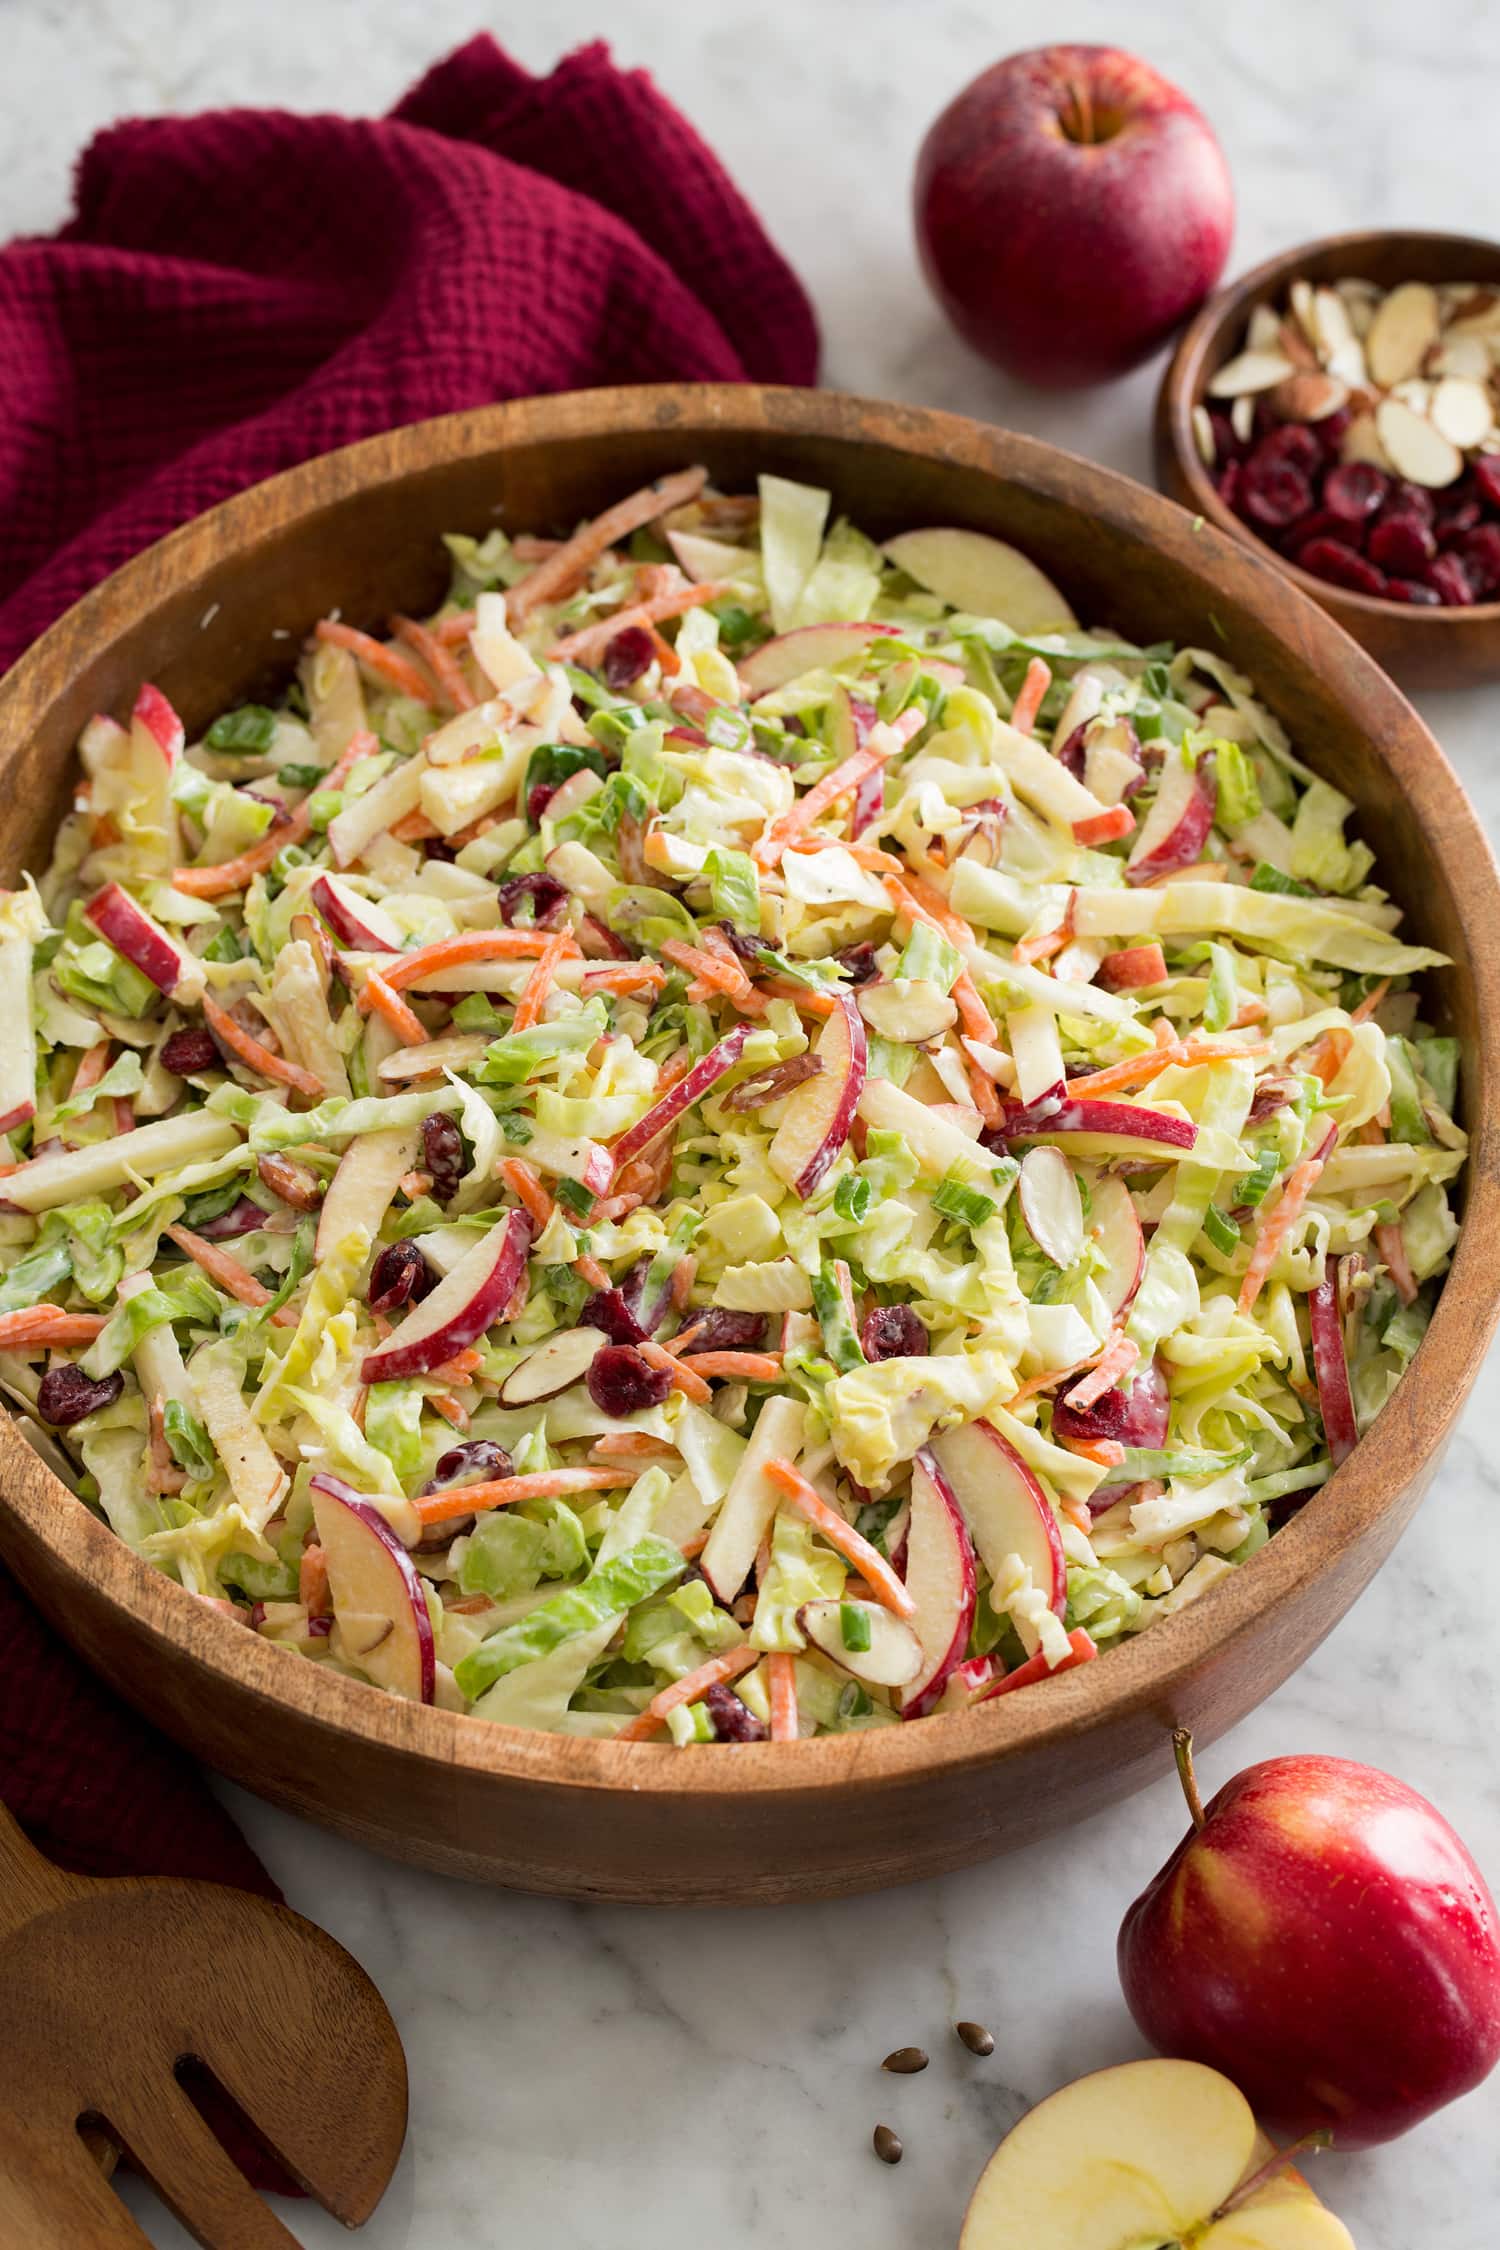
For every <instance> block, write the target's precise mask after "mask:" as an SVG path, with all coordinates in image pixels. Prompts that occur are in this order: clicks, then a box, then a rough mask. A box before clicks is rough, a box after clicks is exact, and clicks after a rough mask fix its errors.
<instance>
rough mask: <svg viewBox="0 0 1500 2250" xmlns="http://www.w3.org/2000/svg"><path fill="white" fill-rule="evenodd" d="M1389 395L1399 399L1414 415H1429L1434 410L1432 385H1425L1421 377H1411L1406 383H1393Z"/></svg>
mask: <svg viewBox="0 0 1500 2250" xmlns="http://www.w3.org/2000/svg"><path fill="white" fill-rule="evenodd" d="M1388 395H1389V396H1390V397H1391V398H1399V399H1400V401H1401V403H1402V405H1403V406H1409V407H1410V408H1411V410H1412V412H1413V414H1427V413H1430V412H1431V410H1432V385H1431V384H1430V383H1424V382H1423V380H1422V378H1421V376H1420V375H1409V376H1408V377H1407V379H1406V381H1405V382H1404V383H1392V385H1391V388H1390V391H1389V393H1388Z"/></svg>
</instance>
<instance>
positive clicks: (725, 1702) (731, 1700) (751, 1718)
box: [703, 1680, 766, 1742]
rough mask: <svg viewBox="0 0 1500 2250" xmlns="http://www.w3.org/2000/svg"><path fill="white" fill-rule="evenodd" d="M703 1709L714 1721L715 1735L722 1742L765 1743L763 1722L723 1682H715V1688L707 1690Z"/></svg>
mask: <svg viewBox="0 0 1500 2250" xmlns="http://www.w3.org/2000/svg"><path fill="white" fill-rule="evenodd" d="M703 1708H704V1710H705V1711H706V1712H707V1713H708V1715H709V1717H710V1718H711V1719H712V1720H713V1723H714V1733H715V1734H716V1735H717V1736H718V1738H719V1740H720V1741H721V1742H764V1741H765V1739H766V1728H765V1726H764V1724H763V1722H762V1721H761V1720H759V1719H757V1717H756V1716H755V1713H754V1712H753V1711H752V1710H750V1709H749V1708H748V1706H747V1705H745V1704H743V1703H741V1701H740V1699H739V1697H738V1696H737V1695H736V1694H735V1692H734V1689H733V1688H728V1687H726V1686H725V1685H724V1682H723V1681H722V1680H715V1681H714V1684H713V1686H712V1687H711V1688H708V1689H706V1690H705V1692H704V1696H703Z"/></svg>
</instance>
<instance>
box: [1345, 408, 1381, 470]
mask: <svg viewBox="0 0 1500 2250" xmlns="http://www.w3.org/2000/svg"><path fill="white" fill-rule="evenodd" d="M1339 453H1340V456H1341V457H1342V459H1344V460H1345V461H1368V462H1370V463H1371V464H1372V465H1373V466H1374V467H1375V468H1377V469H1385V470H1387V471H1389V469H1390V466H1391V457H1390V455H1389V454H1388V453H1387V452H1386V449H1385V447H1384V446H1383V445H1382V444H1381V442H1380V432H1379V431H1378V430H1377V428H1376V427H1375V417H1374V415H1373V414H1356V415H1355V417H1354V420H1353V421H1352V422H1351V423H1350V424H1349V427H1348V429H1347V430H1345V432H1344V435H1343V438H1342V440H1341V441H1340V444H1339Z"/></svg>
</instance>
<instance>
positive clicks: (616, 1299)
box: [578, 1289, 650, 1344]
mask: <svg viewBox="0 0 1500 2250" xmlns="http://www.w3.org/2000/svg"><path fill="white" fill-rule="evenodd" d="M578 1318H579V1319H580V1321H582V1323H583V1325H584V1326H585V1327H586V1328H601V1329H602V1330H603V1331H604V1333H605V1335H606V1336H607V1337H608V1338H609V1340H610V1342H611V1343H612V1344H639V1343H642V1342H644V1340H645V1338H646V1337H647V1336H648V1335H649V1333H650V1331H649V1329H645V1328H643V1327H642V1326H641V1324H640V1322H639V1321H638V1320H637V1319H636V1317H635V1314H634V1313H633V1312H632V1311H631V1309H630V1307H629V1305H627V1304H626V1302H625V1299H624V1297H623V1296H622V1295H621V1293H620V1291H619V1290H618V1289H598V1290H596V1291H595V1292H594V1294H593V1296H592V1297H590V1298H589V1300H588V1302H587V1304H585V1306H584V1307H583V1310H582V1311H581V1312H580V1313H579V1315H578Z"/></svg>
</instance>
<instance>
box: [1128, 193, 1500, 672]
mask: <svg viewBox="0 0 1500 2250" xmlns="http://www.w3.org/2000/svg"><path fill="white" fill-rule="evenodd" d="M1346 276H1353V277H1355V278H1357V279H1360V280H1363V281H1373V282H1375V283H1377V284H1378V286H1379V287H1380V288H1382V289H1395V288H1397V287H1398V286H1399V285H1400V284H1401V283H1402V282H1403V281H1430V282H1433V283H1438V282H1444V281H1468V282H1474V283H1476V284H1480V285H1482V286H1483V287H1485V288H1489V289H1496V288H1500V242H1485V241H1482V240H1480V239H1479V238H1477V237H1475V236H1472V235H1466V234H1426V233H1422V232H1415V233H1413V232H1411V231H1397V230H1395V229H1392V228H1381V229H1379V230H1377V231H1376V232H1374V233H1369V234H1330V235H1325V236H1324V237H1323V238H1322V240H1321V241H1318V242H1304V243H1302V244H1300V245H1299V246H1298V248H1297V249H1295V250H1283V251H1281V252H1279V253H1278V255H1277V256H1276V257H1274V258H1268V259H1267V260H1266V262H1265V264H1264V265H1260V266H1256V267H1255V268H1254V269H1253V271H1251V272H1250V273H1247V274H1242V275H1241V276H1240V278H1239V280H1238V281H1232V282H1230V283H1229V284H1228V285H1227V287H1225V288H1223V289H1221V290H1219V291H1218V293H1217V295H1215V296H1213V297H1211V298H1210V299H1209V301H1208V303H1207V304H1206V305H1204V306H1203V308H1202V310H1201V311H1199V312H1197V313H1195V314H1194V316H1193V318H1192V319H1191V320H1190V321H1189V322H1188V324H1187V327H1186V328H1185V329H1184V330H1183V332H1182V336H1181V339H1180V340H1179V342H1178V345H1177V349H1176V350H1175V351H1174V352H1173V354H1172V357H1171V359H1170V360H1169V361H1168V362H1167V368H1166V372H1165V374H1164V375H1163V376H1162V379H1161V388H1160V390H1159V391H1158V392H1157V394H1156V478H1157V482H1158V483H1159V484H1160V486H1161V488H1162V490H1163V491H1164V492H1169V493H1170V494H1171V495H1172V498H1173V499H1174V500H1180V501H1181V502H1182V503H1183V505H1184V507H1187V508H1191V509H1192V510H1193V512H1194V514H1195V515H1201V516H1205V517H1206V518H1207V519H1208V521H1209V522H1210V523H1212V524H1217V526H1218V527H1219V529H1220V530H1221V531H1227V532H1231V533H1232V534H1233V536H1234V537H1235V538H1236V539H1245V540H1248V541H1249V542H1250V543H1251V545H1252V546H1253V547H1254V548H1255V551H1256V553H1257V554H1260V555H1264V556H1265V557H1266V558H1267V560H1268V561H1269V562H1271V564H1272V566H1273V568H1275V569H1277V570H1280V571H1284V572H1285V573H1286V576H1287V577H1288V578H1289V579H1290V580H1291V581H1292V584H1293V585H1294V586H1300V587H1301V588H1302V591H1303V592H1304V593H1305V594H1310V595H1311V596H1312V598H1313V600H1314V601H1315V602H1317V604H1318V605H1319V607H1320V608H1322V609H1326V610H1327V612H1328V614H1329V616H1330V617H1336V618H1337V619H1338V621H1339V623H1340V624H1341V625H1342V626H1343V627H1344V628H1345V630H1346V631H1347V632H1350V633H1352V634H1353V635H1354V637H1355V639H1356V640H1357V641H1359V642H1360V643H1361V644H1362V645H1363V646H1364V647H1365V648H1367V649H1368V650H1369V651H1370V653H1371V655H1372V656H1377V657H1378V658H1379V659H1380V661H1381V663H1382V664H1383V665H1384V666H1385V668H1386V670H1387V671H1388V672H1389V673H1390V675H1391V677H1392V678H1393V679H1396V680H1400V681H1401V683H1402V685H1403V686H1405V687H1439V688H1444V687H1468V686H1470V685H1471V684H1472V683H1473V682H1474V681H1476V680H1500V601H1489V602H1474V603H1472V604H1471V605H1470V606H1469V607H1468V608H1466V609H1446V608H1444V609H1422V608H1417V607H1413V606H1412V605H1410V604H1408V603H1406V602H1388V601H1382V600H1381V599H1380V598H1379V597H1378V596H1375V595H1371V594H1356V593H1353V592H1351V591H1350V589H1349V588H1348V587H1347V586H1330V585H1329V583H1328V581H1327V580H1326V579H1324V578H1314V576H1313V574H1312V572H1311V571H1310V570H1302V569H1301V568H1299V566H1298V565H1297V564H1296V563H1294V562H1291V561H1289V560H1288V559H1287V557H1286V556H1284V555H1279V554H1277V552H1276V550H1275V549H1274V548H1273V547H1270V546H1268V545H1267V544H1266V542H1265V541H1264V540H1263V539H1261V538H1260V537H1259V536H1258V535H1257V533H1256V529H1255V526H1254V524H1251V523H1246V521H1245V519H1244V518H1243V516H1237V515H1236V514H1235V513H1234V510H1233V509H1232V508H1226V506H1225V505H1224V502H1223V501H1222V500H1221V499H1220V498H1219V495H1218V493H1217V491H1216V490H1215V489H1214V481H1213V478H1212V477H1211V476H1210V475H1209V473H1208V471H1207V469H1206V468H1205V467H1204V465H1203V459H1202V456H1201V455H1200V453H1199V451H1198V441H1197V438H1196V437H1195V435H1194V432H1193V409H1194V407H1195V406H1198V405H1200V404H1201V403H1202V402H1203V400H1204V398H1205V397H1206V395H1207V391H1208V385H1209V383H1210V381H1211V380H1212V378H1213V376H1214V375H1215V374H1216V373H1217V372H1218V370H1219V369H1220V368H1221V367H1222V366H1223V365H1224V363H1225V361H1226V360H1229V359H1232V358H1233V357H1234V355H1235V353H1236V352H1238V351H1242V350H1243V349H1244V343H1245V331H1246V329H1247V328H1248V327H1249V325H1250V315H1251V314H1252V313H1253V312H1254V310H1255V308H1256V306H1257V305H1277V306H1284V305H1285V304H1286V302H1287V296H1288V293H1289V291H1290V289H1291V286H1292V283H1293V282H1294V281H1296V280H1298V279H1303V280H1307V281H1311V282H1314V283H1325V282H1333V281H1342V280H1343V279H1344V278H1345V277H1346Z"/></svg>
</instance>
